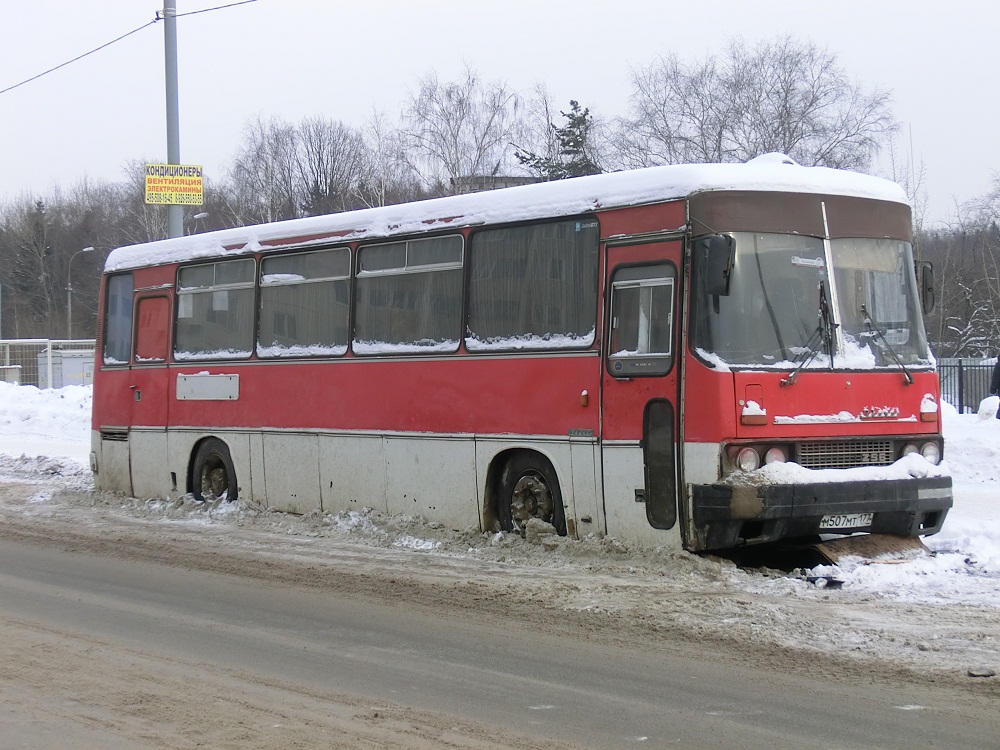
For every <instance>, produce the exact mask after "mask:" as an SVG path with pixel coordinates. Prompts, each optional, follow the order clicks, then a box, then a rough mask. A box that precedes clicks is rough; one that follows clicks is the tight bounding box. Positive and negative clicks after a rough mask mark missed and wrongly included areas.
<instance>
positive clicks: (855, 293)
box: [691, 232, 932, 369]
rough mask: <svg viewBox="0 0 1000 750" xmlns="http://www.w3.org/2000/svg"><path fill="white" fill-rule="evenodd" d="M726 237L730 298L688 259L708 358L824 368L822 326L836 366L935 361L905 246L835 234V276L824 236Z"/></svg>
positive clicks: (694, 326) (697, 330)
mask: <svg viewBox="0 0 1000 750" xmlns="http://www.w3.org/2000/svg"><path fill="white" fill-rule="evenodd" d="M732 236H733V238H734V240H735V259H734V262H733V267H732V271H731V274H730V281H729V294H728V295H724V296H720V295H711V294H707V293H706V292H705V283H704V278H703V271H704V268H705V263H704V260H705V259H704V258H703V257H696V258H695V260H694V268H693V281H692V298H691V321H692V323H691V343H692V346H693V347H694V348H695V349H696V350H699V353H701V354H702V355H703V356H704V357H706V358H708V359H710V360H712V361H718V362H720V363H722V364H725V365H733V366H752V367H760V366H773V367H779V368H789V367H797V366H799V365H800V364H801V363H803V362H806V366H807V367H824V368H829V367H830V366H831V363H830V359H829V355H828V353H827V351H826V346H825V345H824V343H823V339H824V335H823V334H824V328H826V331H827V332H828V333H829V334H830V335H831V336H832V339H833V349H834V361H833V367H834V368H838V369H870V368H877V367H891V368H894V367H898V364H897V363H896V358H897V357H898V360H899V362H902V363H903V364H904V365H916V366H930V365H931V364H932V362H931V357H930V352H929V349H928V347H927V339H926V335H925V333H924V326H923V319H922V317H921V315H920V309H919V306H918V303H917V289H916V282H915V280H914V276H913V272H912V269H913V256H912V250H911V247H910V243H908V242H902V241H900V240H886V239H857V238H847V239H835V240H832V242H831V251H832V252H831V256H832V258H833V273H832V274H831V273H830V272H829V269H828V267H827V266H828V263H827V259H826V254H825V252H824V247H823V240H822V239H821V238H818V237H805V236H801V235H785V234H761V233H752V232H736V233H734V234H733V235H732ZM696 255H697V254H696ZM834 302H836V305H835V306H834ZM824 303H826V304H828V305H829V313H828V315H826V316H824V315H823V314H822V307H823V304H824ZM838 325H839V331H837V333H839V335H836V334H835V331H836V328H835V326H838ZM893 355H895V357H894V356H893Z"/></svg>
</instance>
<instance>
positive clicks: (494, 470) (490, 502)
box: [483, 443, 572, 532]
mask: <svg viewBox="0 0 1000 750" xmlns="http://www.w3.org/2000/svg"><path fill="white" fill-rule="evenodd" d="M521 455H524V456H538V457H540V458H542V459H544V460H545V461H546V462H547V463H548V465H549V466H550V467H551V468H552V473H553V474H554V476H555V479H556V483H557V484H558V489H559V494H560V498H561V501H562V506H563V512H564V514H565V513H566V512H567V511H568V508H567V507H566V506H567V492H566V490H567V489H571V488H572V482H571V481H569V482H568V481H567V477H568V476H570V474H569V473H568V472H567V471H563V470H562V467H561V466H560V464H561V462H560V461H559V460H558V458H557V457H556V456H555V455H554V453H553V452H552V451H550V450H546V449H545V448H543V447H540V446H538V445H533V444H524V443H521V444H513V445H508V446H505V447H504V448H502V449H500V450H498V451H496V452H495V453H494V454H493V456H492V458H490V462H489V465H488V467H487V470H486V482H485V486H484V491H483V529H484V530H485V531H493V532H498V531H501V530H502V529H501V526H500V519H499V517H498V515H497V500H498V498H499V495H500V482H501V477H502V475H503V470H504V467H506V466H507V464H508V463H510V461H511V459H513V458H515V457H516V456H521Z"/></svg>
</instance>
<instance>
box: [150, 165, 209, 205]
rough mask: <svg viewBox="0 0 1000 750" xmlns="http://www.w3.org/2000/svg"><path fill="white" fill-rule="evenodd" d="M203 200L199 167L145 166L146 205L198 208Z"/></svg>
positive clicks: (203, 185) (202, 180) (202, 185)
mask: <svg viewBox="0 0 1000 750" xmlns="http://www.w3.org/2000/svg"><path fill="white" fill-rule="evenodd" d="M204 198H205V184H204V179H203V177H202V169H201V165H194V164H147V165H146V203H155V204H158V205H165V206H177V205H183V206H200V205H201V204H202V203H203V202H204Z"/></svg>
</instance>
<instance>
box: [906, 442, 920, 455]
mask: <svg viewBox="0 0 1000 750" xmlns="http://www.w3.org/2000/svg"><path fill="white" fill-rule="evenodd" d="M911 453H920V449H919V448H918V447H917V446H916V444H915V443H907V444H906V445H904V446H903V455H904V456H909V455H910V454H911Z"/></svg>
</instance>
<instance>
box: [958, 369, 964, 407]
mask: <svg viewBox="0 0 1000 750" xmlns="http://www.w3.org/2000/svg"><path fill="white" fill-rule="evenodd" d="M958 413H959V414H965V372H964V370H963V369H962V360H961V359H959V360H958Z"/></svg>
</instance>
